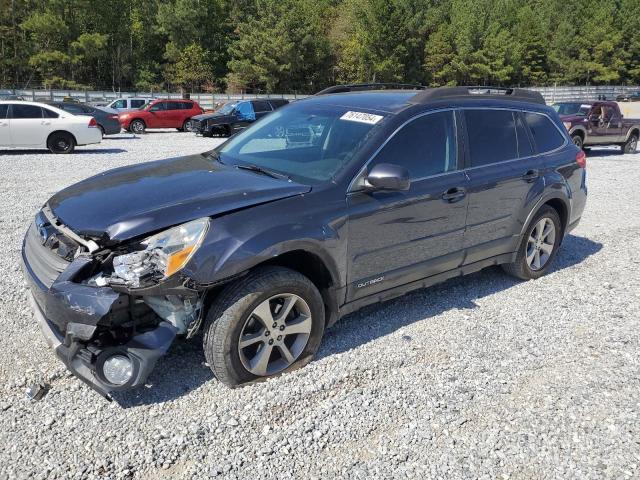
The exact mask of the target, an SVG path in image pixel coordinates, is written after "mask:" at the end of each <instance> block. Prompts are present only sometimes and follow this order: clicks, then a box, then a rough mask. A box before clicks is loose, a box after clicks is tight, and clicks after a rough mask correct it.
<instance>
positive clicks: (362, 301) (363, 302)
mask: <svg viewBox="0 0 640 480" xmlns="http://www.w3.org/2000/svg"><path fill="white" fill-rule="evenodd" d="M515 256H516V252H514V253H505V254H503V255H497V256H495V257H490V258H486V259H484V260H481V261H479V262H475V263H470V264H468V265H463V266H461V267H459V268H455V269H453V270H449V271H446V272H443V273H438V274H437V275H432V276H430V277H427V278H423V279H421V280H417V281H415V282H411V283H407V284H405V285H400V286H398V287H394V288H390V289H388V290H384V291H382V292H378V293H375V294H372V295H369V296H367V297H363V298H359V299H357V300H354V301H353V302H349V303H346V304H344V305H342V306H341V307H340V312H339V317H343V316H345V315H348V314H349V313H353V312H355V311H357V310H360V309H361V308H363V307H366V306H367V305H371V304H374V303H380V302H386V301H388V300H392V299H394V298H397V297H401V296H402V295H405V294H407V293H409V292H411V291H413V290H419V289H421V288H427V287H430V286H432V285H435V284H437V283H442V282H445V281H447V280H449V279H451V278H455V277H461V276H464V275H468V274H470V273H474V272H477V271H479V270H482V269H483V268H486V267H490V266H493V265H500V264H502V263H510V262H513V261H514V259H515Z"/></svg>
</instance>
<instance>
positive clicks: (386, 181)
mask: <svg viewBox="0 0 640 480" xmlns="http://www.w3.org/2000/svg"><path fill="white" fill-rule="evenodd" d="M366 182H367V184H369V185H371V187H372V189H374V190H409V187H410V186H411V180H409V171H408V170H407V169H406V168H404V167H401V166H400V165H394V164H392V163H379V164H378V165H376V166H375V167H373V168H372V169H371V171H370V172H369V175H367V179H366Z"/></svg>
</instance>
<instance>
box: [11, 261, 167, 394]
mask: <svg viewBox="0 0 640 480" xmlns="http://www.w3.org/2000/svg"><path fill="white" fill-rule="evenodd" d="M88 262H89V260H88V259H83V258H78V259H76V260H74V261H73V262H72V263H71V264H70V265H69V267H68V268H67V269H66V270H65V271H64V272H63V273H62V274H61V275H60V276H59V277H58V279H57V280H56V281H55V282H54V283H53V284H52V285H51V287H50V288H47V287H46V286H45V285H44V284H42V283H41V282H40V281H39V280H38V278H37V277H36V276H35V274H34V272H33V271H32V269H31V267H30V266H29V263H28V262H27V259H26V258H25V256H24V252H23V265H24V273H25V277H26V279H27V282H28V284H29V290H30V291H29V292H28V296H29V302H30V304H31V307H32V309H33V311H34V314H35V317H36V320H37V322H38V324H39V326H40V329H41V330H42V332H43V334H44V337H45V340H46V342H47V344H48V345H49V347H50V348H52V349H53V350H54V351H55V353H56V355H57V356H58V358H60V360H62V362H63V363H64V364H65V365H66V367H67V368H68V369H69V371H71V373H73V374H74V375H75V376H76V377H78V378H79V379H80V380H82V381H83V382H85V383H86V384H87V385H89V386H90V387H92V388H93V389H94V390H96V391H97V392H98V393H100V394H101V395H103V396H105V397H107V398H110V397H109V393H110V392H112V391H116V390H126V389H129V388H134V387H137V386H139V385H142V384H144V382H145V381H146V379H147V377H148V376H149V373H151V371H152V370H153V368H154V366H155V364H156V362H157V361H158V359H159V358H160V357H161V356H162V355H164V354H165V353H166V351H167V350H168V349H169V347H170V346H171V344H172V343H173V340H174V339H175V337H176V328H175V327H174V326H173V325H171V324H170V323H168V322H164V321H163V322H160V323H159V324H158V326H157V327H156V328H155V329H152V330H148V331H145V332H141V333H139V334H136V335H134V336H133V337H131V338H130V339H129V340H128V341H127V342H126V343H125V344H123V345H114V346H113V347H109V348H107V349H104V350H103V351H102V353H101V354H100V355H99V356H98V358H97V359H93V360H92V359H91V356H89V358H88V357H87V355H86V354H83V353H84V352H86V347H87V346H88V345H91V342H90V340H91V338H92V337H93V335H94V333H95V332H96V329H97V328H98V326H99V325H100V323H101V321H103V319H104V318H105V317H106V316H107V315H108V314H109V313H110V311H111V308H112V307H113V305H114V304H115V303H116V302H117V301H118V299H119V297H120V295H121V294H119V293H117V292H115V291H113V290H112V289H111V288H106V287H102V288H95V287H89V286H86V285H81V284H78V283H74V282H72V281H71V280H72V279H73V277H74V276H75V275H76V274H77V273H78V272H79V271H81V270H82V269H83V268H84V267H85V266H86V265H87V263H88ZM61 325H62V326H64V328H61ZM63 331H64V332H65V333H64V334H63ZM122 352H124V353H126V354H127V355H128V356H129V358H130V359H131V360H132V362H133V376H132V378H131V380H130V381H129V382H127V383H126V384H125V385H122V386H116V385H111V384H109V383H108V382H106V381H105V380H103V379H101V378H100V377H101V375H100V372H98V371H97V367H96V365H97V364H99V363H100V360H101V357H102V358H103V359H104V358H106V356H109V355H113V354H114V353H122Z"/></svg>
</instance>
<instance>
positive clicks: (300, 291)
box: [204, 267, 324, 387]
mask: <svg viewBox="0 0 640 480" xmlns="http://www.w3.org/2000/svg"><path fill="white" fill-rule="evenodd" d="M323 332H324V304H323V302H322V297H321V296H320V293H319V292H318V289H317V288H316V287H315V285H314V284H313V283H312V282H311V281H310V280H309V279H308V278H307V277H305V276H304V275H301V274H300V273H298V272H295V271H293V270H289V269H286V268H281V267H265V268H259V269H257V270H255V271H253V272H251V273H249V274H247V275H246V276H245V277H243V278H241V279H240V280H238V281H236V282H235V283H233V284H231V285H229V286H228V287H226V288H225V290H223V291H222V292H221V293H220V296H219V297H218V298H217V299H216V300H215V302H214V304H213V305H212V307H211V310H210V311H209V313H208V315H207V320H206V323H205V327H204V354H205V357H206V359H207V362H208V363H209V366H210V367H211V370H213V373H214V374H215V376H216V377H217V378H218V380H220V381H221V382H223V383H225V384H227V385H229V386H231V387H235V386H238V385H242V384H245V383H248V382H251V381H253V380H257V379H260V378H266V377H271V376H274V375H277V374H279V373H282V372H284V371H288V370H292V369H294V368H296V367H298V366H302V365H304V364H306V363H307V362H308V361H310V360H311V358H313V356H314V355H315V353H316V352H317V350H318V347H319V346H320V341H321V340H322V334H323Z"/></svg>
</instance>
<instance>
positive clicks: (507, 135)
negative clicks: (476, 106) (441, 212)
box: [464, 110, 518, 167]
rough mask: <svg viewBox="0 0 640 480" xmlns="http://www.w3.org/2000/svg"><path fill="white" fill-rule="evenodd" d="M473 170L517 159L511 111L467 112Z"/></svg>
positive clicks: (514, 128)
mask: <svg viewBox="0 0 640 480" xmlns="http://www.w3.org/2000/svg"><path fill="white" fill-rule="evenodd" d="M464 115H465V119H466V122H467V134H468V136H469V150H470V154H471V166H472V167H479V166H482V165H488V164H490V163H498V162H504V161H506V160H512V159H515V158H518V139H517V137H516V126H515V117H514V113H513V112H511V111H509V110H465V112H464Z"/></svg>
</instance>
